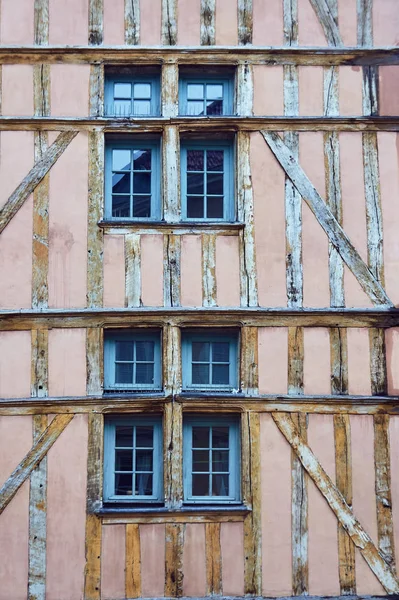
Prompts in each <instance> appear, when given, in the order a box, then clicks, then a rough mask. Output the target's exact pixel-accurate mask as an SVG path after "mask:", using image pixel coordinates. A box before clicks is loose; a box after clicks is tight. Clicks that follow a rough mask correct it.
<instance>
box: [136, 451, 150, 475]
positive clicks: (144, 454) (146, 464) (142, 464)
mask: <svg viewBox="0 0 399 600" xmlns="http://www.w3.org/2000/svg"><path fill="white" fill-rule="evenodd" d="M152 470H153V469H152V450H136V471H152Z"/></svg>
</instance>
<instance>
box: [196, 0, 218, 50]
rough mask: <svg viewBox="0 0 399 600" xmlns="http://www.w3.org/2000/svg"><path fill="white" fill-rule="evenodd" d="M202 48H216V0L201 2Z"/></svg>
mask: <svg viewBox="0 0 399 600" xmlns="http://www.w3.org/2000/svg"><path fill="white" fill-rule="evenodd" d="M200 10H201V15H200V18H201V29H200V43H201V46H214V45H215V43H216V38H215V19H216V0H201V9H200Z"/></svg>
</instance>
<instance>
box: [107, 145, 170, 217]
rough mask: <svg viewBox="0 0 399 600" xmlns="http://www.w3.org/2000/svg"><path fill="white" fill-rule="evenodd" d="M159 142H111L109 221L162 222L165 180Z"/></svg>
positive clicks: (108, 180) (108, 172)
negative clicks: (161, 165) (162, 199)
mask: <svg viewBox="0 0 399 600" xmlns="http://www.w3.org/2000/svg"><path fill="white" fill-rule="evenodd" d="M159 146H160V144H159V141H156V140H145V139H136V140H134V141H133V140H132V141H126V142H125V141H122V140H121V141H116V142H112V143H107V146H106V150H105V215H106V218H108V219H115V220H117V219H132V220H135V221H150V220H159V219H160V215H161V179H160V151H159Z"/></svg>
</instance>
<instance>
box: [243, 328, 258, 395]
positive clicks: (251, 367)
mask: <svg viewBox="0 0 399 600" xmlns="http://www.w3.org/2000/svg"><path fill="white" fill-rule="evenodd" d="M240 346H241V390H242V392H243V393H244V394H246V395H248V396H255V395H256V394H258V393H259V375H258V328H257V327H242V328H241V344H240Z"/></svg>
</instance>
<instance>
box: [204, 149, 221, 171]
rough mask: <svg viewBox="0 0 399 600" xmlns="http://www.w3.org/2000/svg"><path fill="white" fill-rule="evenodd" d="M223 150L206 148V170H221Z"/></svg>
mask: <svg viewBox="0 0 399 600" xmlns="http://www.w3.org/2000/svg"><path fill="white" fill-rule="evenodd" d="M223 152H224V151H223V150H207V152H206V170H207V171H223Z"/></svg>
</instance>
